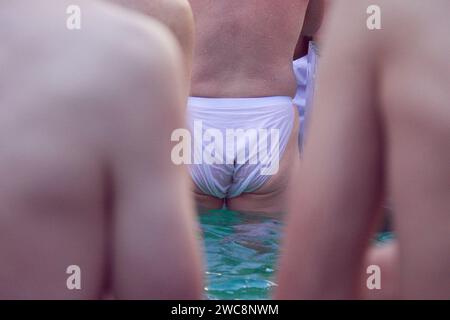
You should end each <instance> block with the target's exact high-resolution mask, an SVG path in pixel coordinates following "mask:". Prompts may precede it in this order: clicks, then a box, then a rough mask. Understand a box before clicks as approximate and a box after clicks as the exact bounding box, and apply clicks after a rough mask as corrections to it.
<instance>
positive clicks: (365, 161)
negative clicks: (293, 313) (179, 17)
mask: <svg viewBox="0 0 450 320" xmlns="http://www.w3.org/2000/svg"><path fill="white" fill-rule="evenodd" d="M370 4H371V3H370V2H369V1H361V0H358V1H352V3H351V4H349V3H348V1H341V2H337V3H336V7H335V11H334V12H333V17H332V20H331V22H330V26H329V27H327V28H328V30H326V31H325V42H324V43H325V47H324V50H323V54H322V60H321V65H320V68H321V69H320V71H319V78H318V91H317V95H316V103H315V105H314V111H313V113H312V118H311V123H310V124H311V126H310V129H309V130H310V131H309V136H308V141H307V142H306V148H305V158H304V163H302V168H301V169H300V171H299V175H298V177H297V180H296V181H297V182H298V184H299V188H298V190H297V191H296V193H295V196H293V197H292V207H291V208H292V210H291V215H290V218H289V221H288V230H287V236H286V239H285V248H284V254H283V257H282V260H281V267H280V271H279V288H278V293H277V297H278V298H288V299H301V298H355V297H358V292H359V291H360V290H359V288H360V287H361V285H362V284H361V282H360V281H361V279H360V277H359V275H360V274H361V269H362V268H364V265H363V262H362V261H363V259H364V256H365V255H366V251H367V247H368V241H367V240H368V237H369V236H370V234H371V232H370V231H371V230H372V229H373V223H374V221H376V220H377V217H376V215H377V212H380V210H378V209H379V207H380V206H381V204H382V200H383V199H384V194H385V193H386V190H389V192H390V194H392V202H393V206H394V210H395V221H394V224H395V229H396V232H397V236H398V248H394V247H391V252H390V253H387V255H385V256H384V258H387V259H390V262H389V261H386V262H387V265H389V264H392V263H397V266H396V268H397V269H398V273H397V276H396V278H395V277H394V279H393V280H392V282H394V284H396V285H398V294H399V297H400V298H411V299H417V298H420V299H431V298H437V299H449V298H450V286H449V285H448V281H446V280H445V279H450V254H449V252H450V237H449V230H450V184H449V181H450V167H449V163H450V148H449V137H450V109H449V103H450V93H449V91H448V86H449V83H450V64H449V58H448V52H449V51H450V41H449V38H448V36H447V31H448V29H449V27H450V23H449V21H448V17H447V13H448V12H449V10H450V4H449V3H448V1H446V0H436V1H433V3H432V4H431V3H425V2H423V1H419V0H408V1H387V0H380V1H378V5H379V6H380V7H381V8H382V30H377V31H370V30H368V29H367V28H366V19H367V17H368V15H366V9H367V7H368V6H369V5H370ZM431 21H432V22H433V23H430V22H431ZM346 39H352V41H345V40H346ZM338 77H345V78H344V79H341V80H340V81H337V80H336V79H337V78H338ZM319 230H322V232H319ZM389 257H390V258H389ZM381 258H383V257H381ZM382 260H383V259H382ZM382 277H383V269H382ZM382 279H383V278H382ZM382 283H383V282H382Z"/></svg>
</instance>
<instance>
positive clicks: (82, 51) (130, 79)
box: [0, 0, 201, 299]
mask: <svg viewBox="0 0 450 320" xmlns="http://www.w3.org/2000/svg"><path fill="white" fill-rule="evenodd" d="M79 4H80V5H81V6H82V9H83V10H84V11H83V20H82V21H83V22H82V23H83V25H82V29H81V30H78V31H69V30H67V29H66V28H65V24H64V22H65V21H64V19H61V17H64V16H65V13H66V8H67V6H69V5H70V1H61V0H57V1H46V2H44V1H43V2H41V3H39V4H36V5H34V4H30V3H29V2H28V1H15V2H14V4H13V3H9V2H8V3H7V4H4V3H2V4H0V25H1V28H0V35H1V37H0V38H1V39H2V40H1V41H2V46H3V47H4V48H5V49H4V50H3V51H2V53H5V55H1V56H0V68H1V69H2V71H3V72H2V74H1V75H0V83H1V85H0V106H1V107H0V176H1V179H0V298H4V299H10V298H13V299H14V298H19V299H28V298H32V299H36V298H38V299H49V298H51V299H66V298H67V299H79V298H81V299H98V298H102V297H105V295H108V294H112V295H113V296H115V297H118V298H151V297H153V298H158V299H163V298H167V297H176V296H179V297H183V296H184V297H189V298H197V297H199V295H200V290H201V285H200V282H198V281H199V280H200V272H201V271H200V270H201V268H200V262H199V261H197V262H198V263H194V264H195V265H192V264H191V263H190V262H187V264H186V261H185V259H188V261H189V260H190V259H194V260H196V259H197V258H198V256H197V255H198V252H193V251H191V249H190V248H194V247H195V245H194V242H193V241H194V234H193V232H194V230H193V229H194V227H193V225H192V223H193V221H192V220H191V219H192V215H193V213H192V211H190V209H189V208H190V203H189V200H188V196H187V191H184V190H183V183H182V180H183V174H182V173H181V172H180V169H179V168H176V167H175V166H171V164H170V161H167V155H168V154H170V146H169V143H167V145H166V144H164V143H163V144H161V143H159V142H158V141H162V140H163V139H164V137H169V136H170V132H171V130H173V128H172V126H173V127H179V126H181V125H182V115H181V114H180V112H179V110H181V106H182V104H183V98H182V93H181V92H182V89H183V87H182V84H181V81H178V80H177V76H176V75H175V74H176V73H175V72H174V69H176V66H178V65H180V64H181V63H180V62H181V61H180V60H181V59H180V54H179V52H178V48H177V46H176V44H175V41H174V40H173V39H172V37H171V35H170V33H169V32H167V31H166V29H165V28H164V27H162V26H160V25H159V24H158V23H156V22H154V21H146V20H145V21H144V20H142V18H141V17H139V16H137V15H136V16H135V15H129V14H128V13H127V14H125V13H123V12H122V11H120V10H119V9H116V8H115V7H113V6H109V5H108V6H104V5H103V4H100V3H98V4H97V3H92V2H90V1H80V2H79ZM37 6H39V15H38V14H36V12H37V10H36V8H37ZM30 7H31V8H30ZM17 17H21V19H23V20H19V21H18V20H17V19H18V18H17ZM124 39H126V40H124ZM124 43H126V45H124ZM169 87H170V88H171V89H169ZM169 90H170V92H169ZM162 106H163V107H162ZM177 110H178V111H177ZM162 118H164V119H162ZM162 123H165V124H166V125H167V127H166V126H164V125H162ZM154 149H156V150H158V152H155V151H154ZM180 179H181V180H180ZM158 181H159V182H158ZM155 183H156V184H157V186H156V185H154V184H155ZM186 184H187V183H186ZM177 186H180V187H177ZM185 188H187V186H186V187H185ZM169 190H170V191H169ZM172 196H173V197H177V199H179V201H180V205H181V206H186V207H185V208H182V207H179V208H175V207H172V206H171V205H170V203H173V201H172V199H171V197H172ZM181 203H182V204H181ZM183 212H184V213H183ZM161 225H166V226H170V230H168V229H166V230H164V228H162V227H161ZM183 225H186V227H183ZM189 229H192V230H191V231H189ZM169 231H172V232H174V237H175V238H173V237H171V238H172V239H171V240H172V241H174V242H172V243H169V242H167V241H161V237H162V236H164V237H165V235H164V234H167V233H168V232H169ZM178 237H180V238H178ZM177 239H179V240H181V242H180V241H178V240H177ZM172 245H176V246H177V247H178V246H181V247H179V249H180V250H184V251H186V256H183V254H178V252H177V250H176V249H173V248H172V247H171V246H172ZM185 245H186V246H185ZM182 247H184V248H182ZM194 251H195V249H194ZM156 256H157V257H158V259H155V257H156ZM196 256H197V258H196ZM164 257H165V258H164ZM161 259H162V260H164V261H166V262H167V261H171V263H172V264H171V265H172V266H175V265H180V266H181V265H183V266H182V268H183V270H191V271H188V274H183V273H184V271H182V270H178V271H175V272H173V271H174V270H172V271H169V270H170V268H171V267H170V266H171V265H170V264H169V263H162V265H160V264H159V262H160V261H162V260H161ZM174 259H175V260H174ZM178 259H182V260H180V261H178V262H174V261H176V260H178ZM181 261H183V262H182V263H181ZM191 261H193V260H191ZM70 266H77V267H79V268H80V270H81V280H80V281H81V282H80V283H81V289H80V290H70V288H69V287H68V286H67V283H68V282H67V280H68V278H69V276H70V275H71V274H70V273H69V274H67V273H66V271H67V270H69V271H70V270H71V269H70V268H69V267H70ZM186 266H187V269H186ZM191 267H192V269H191ZM68 268H69V269H68ZM166 272H167V273H166ZM191 272H193V273H191ZM195 274H197V275H198V276H196V275H195ZM183 279H185V280H187V281H188V282H189V284H186V283H185V285H182V286H183V287H184V289H183V288H180V287H179V285H178V284H181V283H183V282H184V280H183ZM195 279H196V280H195ZM172 281H173V282H172ZM192 281H194V282H197V284H195V283H193V282H192ZM72 289H73V288H72ZM180 290H181V291H180ZM194 291H196V293H195V294H194V293H193V292H194ZM187 292H190V293H187ZM186 293H187V295H186V296H185V294H186Z"/></svg>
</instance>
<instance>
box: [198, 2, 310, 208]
mask: <svg viewBox="0 0 450 320" xmlns="http://www.w3.org/2000/svg"><path fill="white" fill-rule="evenodd" d="M190 3H191V6H192V9H193V12H194V18H195V23H196V46H195V51H194V65H193V76H192V84H191V95H192V96H198V97H219V98H251V97H267V96H291V97H293V96H294V95H295V91H296V82H295V76H294V73H293V70H292V56H293V53H294V50H295V46H296V43H297V39H298V38H299V35H300V31H301V28H302V25H303V20H304V16H305V12H306V9H307V5H308V0H300V1H299V0H285V1H283V4H282V5H280V3H278V2H276V1H273V0H246V1H240V0H227V1H215V0H190ZM293 108H294V107H293ZM297 118H298V117H296V119H297ZM297 136H298V123H296V124H295V128H294V130H293V132H292V137H291V140H290V141H289V144H288V147H287V149H286V151H285V153H284V154H283V156H282V158H281V161H280V170H279V172H278V173H277V174H276V175H274V176H273V177H272V178H271V179H270V180H269V181H268V182H267V183H266V184H265V185H264V186H263V187H261V188H260V189H259V190H257V191H256V192H254V193H245V194H243V195H241V196H239V197H237V198H232V199H227V200H226V204H227V206H228V207H229V208H230V209H232V210H239V211H251V212H262V213H273V212H282V211H285V209H286V208H285V203H286V201H285V200H284V199H285V194H286V189H287V184H288V178H289V177H290V175H291V168H292V166H293V164H294V163H295V162H296V161H298V148H297ZM195 194H196V200H197V204H198V205H199V206H200V207H201V208H203V209H216V208H221V207H222V205H223V200H221V199H217V198H214V197H211V196H209V195H206V194H203V193H202V192H201V191H200V190H199V189H198V188H196V187H195Z"/></svg>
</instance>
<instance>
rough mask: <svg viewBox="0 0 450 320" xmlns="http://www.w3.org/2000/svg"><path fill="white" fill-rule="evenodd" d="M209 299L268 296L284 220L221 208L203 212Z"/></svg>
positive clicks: (207, 293) (261, 297) (206, 292)
mask: <svg viewBox="0 0 450 320" xmlns="http://www.w3.org/2000/svg"><path fill="white" fill-rule="evenodd" d="M200 224H201V229H202V232H203V237H204V246H205V251H206V254H205V258H206V260H207V261H206V264H207V271H206V288H205V295H206V296H207V298H208V299H268V298H269V295H270V292H271V289H272V288H273V287H274V286H275V283H274V282H273V281H274V279H273V277H274V269H275V263H276V261H277V258H278V251H279V240H280V234H281V227H282V225H281V221H280V220H276V219H271V218H265V217H262V216H260V215H248V214H242V213H238V212H233V211H226V210H217V211H211V212H208V213H203V214H201V215H200Z"/></svg>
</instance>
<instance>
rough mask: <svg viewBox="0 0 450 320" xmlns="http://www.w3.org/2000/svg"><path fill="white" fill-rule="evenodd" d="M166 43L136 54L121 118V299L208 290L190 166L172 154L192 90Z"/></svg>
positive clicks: (117, 242)
mask: <svg viewBox="0 0 450 320" xmlns="http://www.w3.org/2000/svg"><path fill="white" fill-rule="evenodd" d="M161 30H162V29H161ZM164 36H166V38H169V39H171V37H169V36H168V34H166V33H165V32H164ZM166 42H167V43H163V45H161V44H160V43H159V42H158V41H156V40H152V42H151V45H150V46H149V45H147V46H146V48H147V49H149V50H144V52H143V54H142V56H141V57H137V58H135V61H136V60H137V61H144V62H143V63H142V64H141V65H140V63H137V62H135V64H136V67H135V73H136V74H135V75H132V76H131V77H130V78H129V79H125V80H126V82H127V83H128V85H127V87H126V89H124V92H127V93H128V95H129V96H131V97H130V99H128V100H127V101H126V105H124V106H122V107H123V108H124V109H127V110H125V112H123V113H121V116H120V117H118V121H117V123H116V124H115V125H114V127H116V133H115V136H114V139H113V140H114V141H113V143H114V145H115V146H116V147H115V148H114V149H113V150H114V154H113V158H114V161H113V163H112V180H113V184H114V190H113V192H112V197H113V206H114V207H113V211H114V214H113V219H114V223H113V225H114V229H113V230H112V233H113V237H114V243H113V246H112V248H111V250H112V254H113V270H112V273H113V279H114V283H113V288H114V294H115V296H116V297H117V298H124V299H129V298H132V299H199V298H201V293H202V267H201V262H202V261H201V257H200V252H199V245H198V243H197V239H196V234H195V232H196V224H195V215H194V211H193V203H192V201H191V199H190V198H189V195H188V190H189V188H188V185H187V177H186V172H185V170H184V168H182V167H176V166H175V165H173V163H172V161H171V158H170V154H171V152H170V151H171V142H170V136H171V133H172V131H173V130H174V129H177V128H182V127H183V124H184V121H183V119H184V117H183V110H184V105H183V104H184V100H185V97H184V96H183V94H184V93H183V92H184V90H183V86H182V84H181V82H182V80H180V77H179V76H178V73H179V71H178V68H179V66H180V64H181V63H180V61H181V59H180V55H179V52H178V49H177V47H176V45H175V44H174V42H171V41H166ZM149 51H151V52H149ZM140 58H142V59H140ZM131 92H132V93H133V94H130V93H131Z"/></svg>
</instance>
